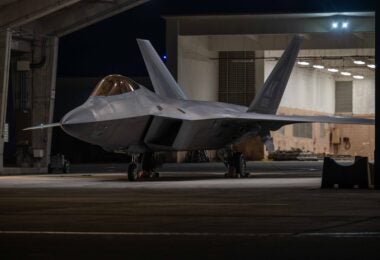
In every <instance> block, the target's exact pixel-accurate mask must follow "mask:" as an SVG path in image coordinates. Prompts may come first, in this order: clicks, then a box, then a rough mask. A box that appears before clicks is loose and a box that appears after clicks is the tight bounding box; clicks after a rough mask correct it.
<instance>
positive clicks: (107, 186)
mask: <svg viewBox="0 0 380 260" xmlns="http://www.w3.org/2000/svg"><path fill="white" fill-rule="evenodd" d="M124 169H126V165H74V166H73V167H72V170H73V171H74V172H75V173H71V174H49V175H23V176H0V259H30V258H32V259H52V258H54V259H57V258H58V259H68V258H71V259H73V258H74V259H77V258H80V259H88V258H92V259H93V258H96V259H199V258H207V259H216V258H218V259H253V258H256V259H276V258H281V259H321V258H324V259H337V258H339V259H342V258H344V259H379V258H380V253H379V248H380V192H379V191H375V190H358V189H351V190H348V189H331V190H321V189H320V181H321V178H320V176H321V169H322V162H260V163H259V162H254V163H249V164H248V169H249V170H250V171H251V172H252V174H251V176H250V177H249V178H242V179H227V178H224V177H223V176H224V175H223V172H224V168H223V165H222V164H216V163H210V164H182V165H177V164H169V165H164V168H163V169H162V170H161V177H160V178H159V179H149V180H144V181H138V182H128V181H127V178H126V174H125V173H123V171H124Z"/></svg>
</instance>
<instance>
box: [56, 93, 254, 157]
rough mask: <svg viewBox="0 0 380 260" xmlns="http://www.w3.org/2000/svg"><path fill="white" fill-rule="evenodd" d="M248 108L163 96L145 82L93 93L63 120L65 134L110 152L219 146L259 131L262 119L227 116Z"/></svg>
mask: <svg viewBox="0 0 380 260" xmlns="http://www.w3.org/2000/svg"><path fill="white" fill-rule="evenodd" d="M246 110H247V107H244V106H238V105H233V104H226V103H220V102H209V101H207V102H205V101H191V100H178V99H169V98H165V99H162V98H160V97H159V96H158V95H156V94H155V93H153V92H151V91H149V90H147V89H146V88H144V87H143V86H140V89H138V90H136V91H133V92H128V93H124V94H121V95H114V96H92V97H90V98H89V99H88V100H87V101H86V102H85V103H84V104H83V105H81V106H79V107H77V108H75V109H74V110H72V111H70V112H69V113H67V114H66V115H65V116H64V117H63V118H62V120H61V125H62V129H63V130H64V131H65V132H66V133H68V134H70V135H72V136H74V137H76V138H78V139H81V140H83V141H85V142H88V143H92V144H96V145H99V146H101V147H103V148H104V149H105V150H108V151H128V152H130V153H137V152H144V151H147V150H151V151H165V150H166V151H167V150H196V149H218V148H222V147H225V146H226V145H228V144H231V143H233V142H235V141H237V140H239V139H240V138H241V137H242V136H244V135H245V134H247V133H250V134H251V135H252V134H255V133H257V132H258V130H259V126H258V125H257V124H252V123H251V124H249V125H246V126H243V127H242V125H241V124H236V123H234V124H233V123H231V124H229V123H228V120H227V121H226V117H227V118H228V117H231V119H236V118H237V117H238V116H239V115H241V114H242V113H244V112H245V111H246ZM218 117H219V118H220V119H223V121H222V120H220V121H219V120H218ZM209 118H214V120H206V119H209ZM195 121H196V122H197V123H196V124H193V122H195Z"/></svg>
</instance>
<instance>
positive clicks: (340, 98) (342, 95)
mask: <svg viewBox="0 0 380 260" xmlns="http://www.w3.org/2000/svg"><path fill="white" fill-rule="evenodd" d="M335 113H352V81H336V82H335Z"/></svg>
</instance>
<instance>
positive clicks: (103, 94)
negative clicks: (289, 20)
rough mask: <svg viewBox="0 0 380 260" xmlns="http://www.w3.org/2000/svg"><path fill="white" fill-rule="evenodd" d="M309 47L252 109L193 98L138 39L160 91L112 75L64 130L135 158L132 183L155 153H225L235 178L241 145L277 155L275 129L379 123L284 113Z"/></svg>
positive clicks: (296, 42)
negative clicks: (258, 144)
mask: <svg viewBox="0 0 380 260" xmlns="http://www.w3.org/2000/svg"><path fill="white" fill-rule="evenodd" d="M301 42H302V37H301V36H294V37H293V39H292V40H291V42H290V44H289V46H288V47H287V49H286V50H285V51H284V53H283V55H282V56H281V58H280V59H279V61H278V63H277V64H276V66H275V68H274V69H273V71H272V72H271V74H270V75H269V77H268V79H267V80H266V81H265V83H264V85H263V86H262V88H261V89H260V91H259V93H258V95H257V96H256V97H255V99H254V100H253V101H252V103H251V104H250V105H249V107H246V106H240V105H234V104H227V103H222V102H211V101H196V100H190V99H189V98H188V97H187V95H186V94H185V92H184V91H183V90H182V88H181V87H180V86H179V85H178V83H177V82H176V81H175V80H174V78H173V77H172V75H171V74H170V72H169V71H168V69H167V68H166V66H165V64H164V63H163V62H162V60H161V58H160V57H159V55H158V54H157V52H156V51H155V49H154V48H153V46H152V45H151V43H150V42H149V41H148V40H141V39H137V43H138V45H139V48H140V50H141V53H142V56H143V59H144V62H145V65H146V68H147V71H148V74H149V77H150V79H151V82H152V85H153V88H154V92H152V91H151V90H149V89H147V88H146V87H144V86H142V85H141V84H138V83H137V82H135V81H133V80H132V79H130V78H128V77H125V76H122V75H109V76H106V77H105V78H103V79H102V80H101V81H100V82H99V83H98V84H97V86H96V87H95V89H94V91H93V92H92V94H91V95H90V97H89V98H88V99H87V101H86V102H85V103H84V104H83V105H81V106H79V107H77V108H75V109H74V110H72V111H70V112H69V113H67V114H66V115H65V116H64V117H63V118H62V119H61V121H60V122H59V123H54V124H47V125H39V126H36V127H30V128H26V129H25V130H31V129H41V128H47V127H55V126H59V127H61V128H62V129H63V131H65V132H66V133H67V134H69V135H71V136H73V137H76V138H78V139H80V140H83V141H85V142H88V143H91V144H95V145H99V146H101V147H102V148H103V149H105V150H106V151H114V152H125V153H128V154H130V155H132V163H131V164H129V167H128V179H129V180H130V181H134V180H136V179H138V178H142V177H143V176H152V175H153V174H155V167H154V163H153V153H154V152H159V151H190V150H203V149H219V150H221V149H222V151H224V152H223V156H224V157H225V159H226V162H225V164H226V166H227V167H228V174H229V175H230V176H240V177H246V176H247V173H246V169H245V158H244V155H243V154H242V153H239V152H237V151H234V150H233V145H234V144H237V143H239V142H241V141H243V140H245V139H247V138H252V137H254V136H260V137H261V138H262V140H263V143H264V144H265V146H266V147H267V149H268V150H269V151H272V150H273V143H272V138H271V137H270V131H275V130H278V129H279V128H281V127H282V126H284V125H289V124H295V123H309V122H324V123H335V124H374V123H375V121H374V120H373V119H366V118H352V117H339V116H287V115H276V112H277V109H278V106H279V104H280V101H281V98H282V96H283V93H284V91H285V87H286V85H287V82H288V79H289V76H290V74H291V71H292V68H293V66H294V63H295V61H296V59H297V55H298V51H299V49H300V45H301ZM306 87H307V86H305V88H306Z"/></svg>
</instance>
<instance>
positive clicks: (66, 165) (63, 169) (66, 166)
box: [62, 162, 70, 173]
mask: <svg viewBox="0 0 380 260" xmlns="http://www.w3.org/2000/svg"><path fill="white" fill-rule="evenodd" d="M62 171H63V173H68V172H70V166H69V164H68V163H66V162H65V164H64V165H63V168H62Z"/></svg>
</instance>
